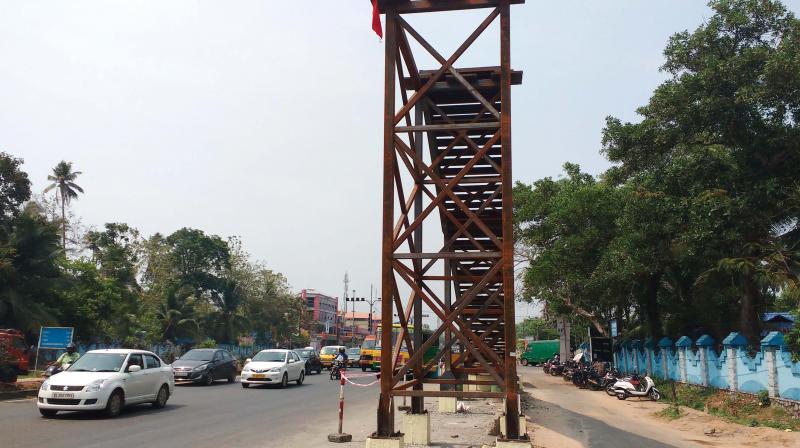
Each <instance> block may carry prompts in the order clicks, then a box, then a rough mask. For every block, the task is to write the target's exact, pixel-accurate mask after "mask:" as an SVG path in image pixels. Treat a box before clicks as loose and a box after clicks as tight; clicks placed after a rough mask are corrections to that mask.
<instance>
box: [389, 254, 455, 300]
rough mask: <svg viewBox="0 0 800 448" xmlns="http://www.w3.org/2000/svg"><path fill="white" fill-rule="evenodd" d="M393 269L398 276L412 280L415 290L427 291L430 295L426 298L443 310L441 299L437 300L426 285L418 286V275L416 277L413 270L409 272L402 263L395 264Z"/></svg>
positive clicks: (409, 269)
mask: <svg viewBox="0 0 800 448" xmlns="http://www.w3.org/2000/svg"><path fill="white" fill-rule="evenodd" d="M394 269H395V271H397V273H398V274H401V275H402V274H405V275H406V276H408V278H410V279H412V280H414V282H415V283H417V288H422V289H424V290H425V291H427V292H428V294H430V296H428V298H429V299H430V300H431V301H433V302H435V303H436V306H437V307H439V308H440V309H444V303H443V302H442V301H441V299H439V297H438V296H437V295H436V294H434V293H433V292H432V291H431V290H430V288H428V287H427V285H425V284H424V283H423V284H421V285H420V284H419V282H418V281H417V280H418V275H417V273H416V272H414V271H413V270H411V268H409V267H408V266H406V265H404V264H403V263H401V262H399V261H396V262H395V264H394ZM404 280H405V279H404ZM406 281H407V280H406Z"/></svg>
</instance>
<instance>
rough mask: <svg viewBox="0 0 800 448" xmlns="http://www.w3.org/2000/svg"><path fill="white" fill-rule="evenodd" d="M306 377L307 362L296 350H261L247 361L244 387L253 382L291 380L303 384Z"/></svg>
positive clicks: (285, 382)
mask: <svg viewBox="0 0 800 448" xmlns="http://www.w3.org/2000/svg"><path fill="white" fill-rule="evenodd" d="M305 378H306V363H305V361H303V360H302V358H300V355H298V354H297V353H296V352H295V351H294V350H278V349H271V350H261V351H260V352H258V353H256V355H255V356H253V359H248V360H247V361H245V365H244V368H243V369H242V387H244V388H248V387H250V385H251V384H280V386H281V387H286V386H288V385H289V381H296V382H297V385H298V386H300V385H301V384H303V381H304V380H305Z"/></svg>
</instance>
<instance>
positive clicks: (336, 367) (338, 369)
mask: <svg viewBox="0 0 800 448" xmlns="http://www.w3.org/2000/svg"><path fill="white" fill-rule="evenodd" d="M346 370H347V367H346V366H345V365H344V363H342V362H341V361H333V364H332V365H331V379H332V380H338V379H341V378H342V372H344V371H346Z"/></svg>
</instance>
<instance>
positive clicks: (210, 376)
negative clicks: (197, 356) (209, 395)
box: [203, 372, 214, 386]
mask: <svg viewBox="0 0 800 448" xmlns="http://www.w3.org/2000/svg"><path fill="white" fill-rule="evenodd" d="M212 384H214V372H208V373H206V376H204V377H203V385H205V386H210V385H212Z"/></svg>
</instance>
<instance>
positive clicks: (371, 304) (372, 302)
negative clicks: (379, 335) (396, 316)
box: [367, 284, 381, 334]
mask: <svg viewBox="0 0 800 448" xmlns="http://www.w3.org/2000/svg"><path fill="white" fill-rule="evenodd" d="M372 289H373V287H372V284H370V285H369V302H368V303H369V322H368V323H367V330H368V331H369V334H372V333H373V332H374V330H375V329H374V328H373V325H372V310H373V307H374V306H375V304H376V303H377V302H380V301H381V298H380V297H374V296H373V295H372Z"/></svg>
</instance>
